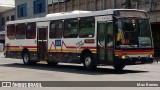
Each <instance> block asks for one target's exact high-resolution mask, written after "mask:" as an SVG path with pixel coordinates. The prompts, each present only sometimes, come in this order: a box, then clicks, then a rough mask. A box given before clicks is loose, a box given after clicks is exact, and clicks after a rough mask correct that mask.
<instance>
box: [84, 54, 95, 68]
mask: <svg viewBox="0 0 160 90" xmlns="http://www.w3.org/2000/svg"><path fill="white" fill-rule="evenodd" d="M83 65H84V67H85V69H86V70H94V69H96V68H97V65H94V61H93V56H92V55H91V54H88V53H85V54H84V56H83Z"/></svg>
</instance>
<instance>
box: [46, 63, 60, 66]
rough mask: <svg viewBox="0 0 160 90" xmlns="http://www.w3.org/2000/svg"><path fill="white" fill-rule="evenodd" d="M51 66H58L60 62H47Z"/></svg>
mask: <svg viewBox="0 0 160 90" xmlns="http://www.w3.org/2000/svg"><path fill="white" fill-rule="evenodd" d="M47 63H48V65H49V66H56V65H58V62H47Z"/></svg>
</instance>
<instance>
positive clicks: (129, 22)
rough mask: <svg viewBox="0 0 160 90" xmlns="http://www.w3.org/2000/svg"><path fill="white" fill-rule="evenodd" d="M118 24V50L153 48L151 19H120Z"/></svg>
mask: <svg viewBox="0 0 160 90" xmlns="http://www.w3.org/2000/svg"><path fill="white" fill-rule="evenodd" d="M116 24H117V27H118V31H117V36H116V48H119V49H120V48H121V49H122V48H125V49H129V48H151V47H152V38H151V30H150V24H149V19H136V18H120V19H118V20H117V23H116Z"/></svg>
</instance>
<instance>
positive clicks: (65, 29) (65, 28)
mask: <svg viewBox="0 0 160 90" xmlns="http://www.w3.org/2000/svg"><path fill="white" fill-rule="evenodd" d="M67 20H68V21H70V22H71V20H77V28H75V29H77V35H76V36H74V37H66V36H65V34H66V33H65V31H71V29H73V28H67V27H66V21H67ZM67 24H69V23H67ZM70 24H71V23H70ZM67 29H70V30H67ZM78 36H79V19H78V18H71V19H65V20H64V31H63V37H64V38H77V37H78Z"/></svg>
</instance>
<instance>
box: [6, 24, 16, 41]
mask: <svg viewBox="0 0 160 90" xmlns="http://www.w3.org/2000/svg"><path fill="white" fill-rule="evenodd" d="M7 37H8V38H9V39H15V25H14V24H11V25H8V26H7Z"/></svg>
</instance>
